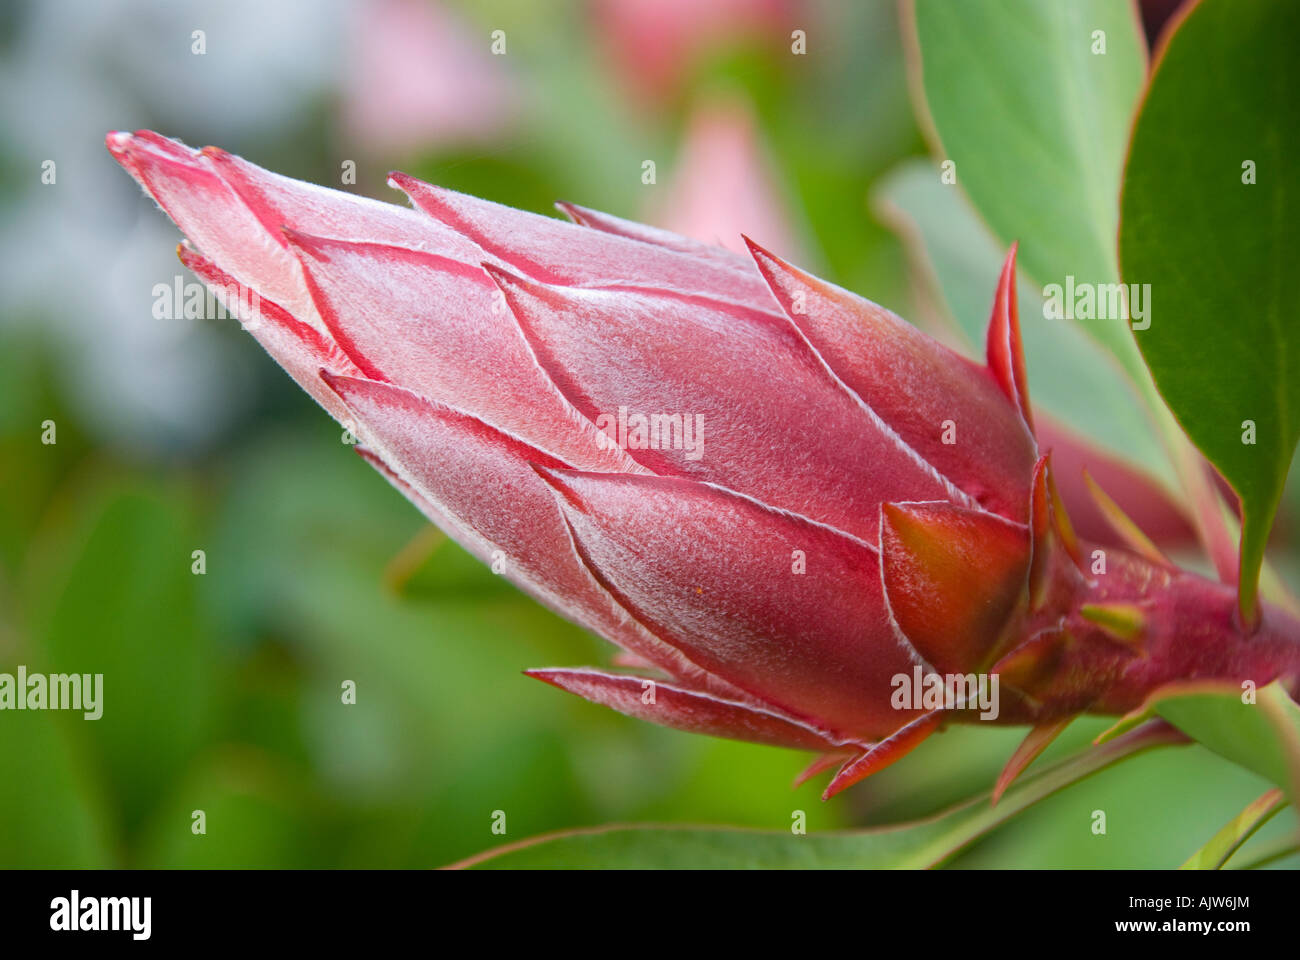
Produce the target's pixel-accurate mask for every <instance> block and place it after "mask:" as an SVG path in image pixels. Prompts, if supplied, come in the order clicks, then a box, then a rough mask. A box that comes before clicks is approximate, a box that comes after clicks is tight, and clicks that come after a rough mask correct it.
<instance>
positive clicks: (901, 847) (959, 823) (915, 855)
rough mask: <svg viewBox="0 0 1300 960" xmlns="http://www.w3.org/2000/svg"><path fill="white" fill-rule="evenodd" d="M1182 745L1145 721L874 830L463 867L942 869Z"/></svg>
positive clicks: (690, 830)
mask: <svg viewBox="0 0 1300 960" xmlns="http://www.w3.org/2000/svg"><path fill="white" fill-rule="evenodd" d="M1181 742H1184V741H1183V738H1182V737H1181V735H1179V734H1178V733H1177V732H1176V731H1174V730H1173V729H1172V728H1171V727H1169V726H1168V725H1167V724H1162V723H1157V724H1148V725H1146V726H1144V727H1142V728H1140V729H1137V730H1133V731H1130V732H1129V733H1127V734H1125V735H1124V736H1123V737H1120V738H1118V739H1115V740H1112V741H1110V742H1109V743H1106V744H1103V745H1102V746H1099V747H1094V748H1092V749H1090V750H1088V751H1087V752H1085V753H1083V754H1080V755H1078V756H1076V757H1072V758H1071V759H1069V760H1066V761H1064V762H1062V763H1060V764H1058V765H1057V766H1055V767H1052V768H1051V769H1049V770H1046V771H1044V772H1043V773H1040V774H1038V775H1037V776H1034V777H1031V778H1027V779H1026V780H1023V781H1021V782H1020V783H1019V784H1017V785H1016V786H1014V787H1013V788H1012V789H1011V790H1009V791H1007V793H1006V795H1005V796H1004V797H1003V798H1002V801H1001V802H1000V803H999V804H998V805H997V806H991V805H990V804H989V801H988V797H987V796H980V797H977V798H975V799H974V800H971V801H969V802H967V803H963V804H961V805H959V806H957V807H955V808H953V809H952V810H950V811H949V812H947V813H944V814H941V815H939V816H937V817H934V818H932V819H929V820H923V821H919V822H915V823H909V824H903V825H900V826H891V827H885V828H880V829H874V830H859V831H851V832H828V833H820V834H819V833H810V834H808V835H802V836H801V835H795V834H794V833H792V832H791V831H788V830H787V831H779V832H776V831H773V832H766V831H755V830H737V829H725V828H705V827H676V828H665V827H650V826H627V827H610V828H597V829H593V830H577V831H566V832H564V833H558V834H551V835H547V836H542V837H536V838H533V839H531V840H525V841H523V842H522V843H518V844H508V845H506V846H504V847H501V848H498V849H497V850H493V851H489V852H488V853H486V854H483V855H480V856H478V857H475V858H473V859H472V860H470V861H466V862H465V863H463V864H461V866H466V867H483V868H489V869H523V868H555V867H570V868H595V867H605V868H608V867H615V868H648V867H654V868H667V869H674V868H675V869H685V868H689V869H699V868H704V869H723V868H746V867H748V868H764V869H805V868H813V867H818V868H842V869H852V868H856V869H861V868H873V867H874V868H878V867H901V868H923V867H933V866H941V865H942V864H944V863H946V862H947V861H948V860H950V859H951V858H952V857H954V856H955V855H956V854H957V853H959V852H960V851H961V850H963V849H964V848H966V847H967V846H969V845H970V844H971V843H973V842H974V841H975V840H977V839H979V838H980V837H981V836H983V835H984V834H986V833H988V832H990V831H992V830H994V829H996V828H997V827H999V826H1001V825H1002V824H1003V823H1005V822H1006V821H1007V820H1009V819H1011V818H1012V817H1013V816H1015V815H1016V814H1017V813H1019V812H1021V811H1022V810H1024V809H1025V808H1027V807H1029V806H1031V805H1032V804H1034V803H1036V802H1038V801H1039V800H1041V799H1043V798H1044V797H1047V796H1050V795H1051V794H1053V793H1056V792H1057V791H1058V790H1060V789H1062V788H1064V787H1066V786H1069V785H1070V784H1072V783H1075V782H1077V781H1079V780H1081V779H1083V778H1084V777H1087V776H1090V775H1091V774H1094V773H1096V772H1097V771H1099V770H1102V769H1104V768H1105V767H1108V766H1110V765H1111V764H1112V763H1115V762H1116V761H1118V760H1120V759H1122V758H1124V757H1127V756H1131V755H1133V754H1135V753H1137V752H1139V751H1141V750H1145V749H1148V748H1150V747H1154V746H1159V745H1162V744H1170V743H1181Z"/></svg>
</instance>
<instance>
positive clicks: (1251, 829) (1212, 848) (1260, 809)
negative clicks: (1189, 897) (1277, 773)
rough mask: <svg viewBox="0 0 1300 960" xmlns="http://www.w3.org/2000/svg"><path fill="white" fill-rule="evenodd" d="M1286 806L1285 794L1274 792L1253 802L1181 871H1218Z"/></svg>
mask: <svg viewBox="0 0 1300 960" xmlns="http://www.w3.org/2000/svg"><path fill="white" fill-rule="evenodd" d="M1284 806H1286V804H1285V802H1284V801H1283V799H1282V791H1281V790H1279V789H1277V788H1276V787H1274V788H1273V789H1272V790H1270V791H1268V792H1267V793H1265V794H1264V795H1263V796H1261V797H1259V798H1258V799H1257V800H1254V801H1252V802H1251V803H1250V804H1248V805H1247V806H1246V809H1244V810H1242V811H1241V813H1239V814H1237V815H1236V816H1235V817H1233V818H1232V819H1231V820H1229V821H1228V822H1227V823H1226V824H1225V825H1224V827H1223V829H1222V830H1220V831H1219V832H1218V833H1216V834H1215V835H1214V836H1212V837H1211V838H1210V839H1209V842H1207V843H1206V844H1205V846H1203V847H1201V848H1200V849H1199V850H1197V851H1196V852H1195V853H1194V854H1192V855H1191V856H1190V857H1189V858H1188V859H1187V862H1186V863H1184V864H1183V865H1182V867H1181V868H1180V869H1182V870H1218V869H1219V868H1221V867H1222V866H1223V865H1224V864H1225V863H1227V862H1228V858H1229V857H1231V856H1232V855H1233V854H1234V853H1236V852H1237V851H1238V850H1239V849H1241V845H1242V844H1243V843H1245V842H1246V841H1247V840H1249V839H1250V838H1251V837H1252V836H1254V834H1255V831H1256V830H1258V829H1259V828H1260V827H1262V826H1263V825H1264V824H1266V823H1267V822H1268V821H1269V819H1270V818H1271V817H1272V816H1273V815H1274V814H1275V813H1277V812H1278V811H1279V810H1281V809H1282V808H1283V807H1284Z"/></svg>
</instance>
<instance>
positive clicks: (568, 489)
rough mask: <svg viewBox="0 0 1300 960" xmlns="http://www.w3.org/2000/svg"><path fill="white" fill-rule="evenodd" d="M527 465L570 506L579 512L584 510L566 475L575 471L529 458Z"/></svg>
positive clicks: (584, 507) (580, 499) (583, 505)
mask: <svg viewBox="0 0 1300 960" xmlns="http://www.w3.org/2000/svg"><path fill="white" fill-rule="evenodd" d="M528 465H529V466H530V467H532V468H533V472H534V473H536V474H537V475H538V476H539V477H541V478H542V482H543V483H545V484H546V485H547V486H548V487H550V488H551V489H552V490H554V491H555V492H556V493H557V494H559V495H560V496H561V497H562V498H563V499H564V501H565V502H566V503H568V504H569V505H570V506H571V507H573V508H574V509H575V510H578V511H581V512H585V511H586V506H585V504H584V503H583V501H582V498H581V497H580V496H578V492H577V491H576V490H575V489H573V487H572V485H571V484H570V483H569V481H568V477H567V476H566V475H567V474H570V473H576V472H577V471H573V470H563V469H560V468H558V467H548V466H545V465H544V464H540V463H537V462H536V461H533V460H529V461H528Z"/></svg>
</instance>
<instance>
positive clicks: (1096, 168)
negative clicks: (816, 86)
mask: <svg viewBox="0 0 1300 960" xmlns="http://www.w3.org/2000/svg"><path fill="white" fill-rule="evenodd" d="M913 6H914V20H913V23H914V24H915V39H916V41H917V43H916V48H915V49H914V50H913V54H914V56H918V57H919V67H920V74H919V75H920V80H921V85H922V87H923V89H924V93H925V100H926V104H927V105H928V107H929V112H930V116H931V118H932V120H933V125H934V128H935V133H936V134H937V136H938V139H939V141H940V145H941V146H940V155H939V158H940V160H945V161H946V160H951V161H952V162H953V163H954V164H955V173H956V179H957V183H958V184H960V185H961V186H962V187H963V188H964V189H965V190H966V192H967V194H968V195H969V196H970V198H971V200H972V201H973V202H974V204H975V207H976V209H978V210H979V212H980V214H981V215H982V216H983V217H984V219H985V220H987V221H988V223H989V225H990V226H991V227H992V228H993V232H994V233H995V234H996V235H997V237H998V239H999V240H1000V241H1001V242H1002V244H1004V245H1005V244H1008V243H1010V242H1011V241H1012V240H1017V239H1018V240H1020V243H1021V246H1020V258H1021V263H1022V264H1023V266H1024V268H1025V270H1026V272H1027V273H1028V274H1029V275H1030V276H1031V277H1033V278H1034V279H1035V280H1036V281H1037V282H1038V283H1041V284H1048V283H1056V284H1061V285H1062V286H1064V285H1065V283H1066V278H1067V277H1073V278H1074V282H1075V284H1076V285H1077V284H1080V283H1089V284H1112V283H1115V282H1117V281H1118V279H1119V268H1118V264H1117V262H1116V254H1115V233H1116V228H1117V224H1118V219H1119V203H1118V198H1119V185H1120V171H1121V168H1122V166H1123V160H1124V145H1125V142H1126V141H1127V138H1128V130H1129V119H1130V117H1131V115H1132V112H1133V107H1134V104H1135V102H1136V100H1137V97H1138V93H1139V91H1140V89H1141V86H1142V79H1143V73H1144V55H1143V45H1142V40H1141V38H1140V36H1139V33H1138V28H1137V22H1136V18H1135V16H1134V14H1133V8H1132V4H1131V3H1130V2H1129V0H1071V2H1069V3H1043V2H1041V0H980V2H963V3H953V2H951V0H913ZM1102 50H1104V52H1101V51H1102ZM1082 322H1084V325H1085V327H1086V329H1087V330H1088V332H1089V333H1091V334H1092V335H1093V336H1094V337H1096V338H1097V340H1098V341H1100V342H1101V343H1102V344H1103V345H1105V346H1106V347H1107V348H1108V349H1109V350H1110V351H1111V352H1112V353H1114V355H1115V356H1116V357H1117V358H1118V359H1119V361H1120V363H1121V364H1122V365H1123V366H1124V368H1125V371H1126V372H1127V373H1128V374H1129V375H1130V376H1131V377H1132V378H1133V379H1134V381H1135V382H1137V383H1141V382H1142V380H1143V379H1144V378H1145V376H1146V373H1145V371H1144V370H1143V369H1142V364H1141V361H1140V359H1139V357H1138V355H1137V351H1136V349H1135V348H1134V345H1133V342H1132V338H1131V336H1130V334H1129V331H1128V324H1127V322H1126V321H1124V320H1123V319H1121V318H1119V317H1111V318H1109V319H1106V320H1088V321H1082Z"/></svg>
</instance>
